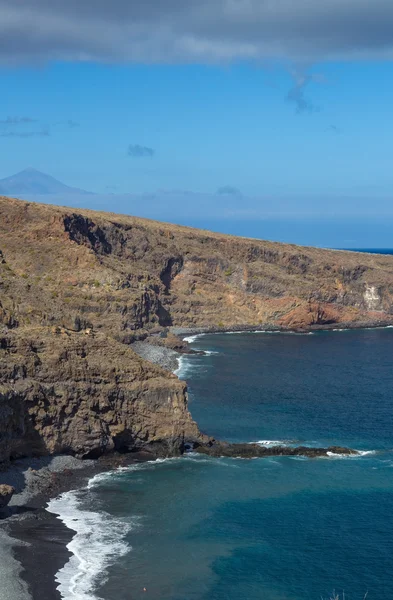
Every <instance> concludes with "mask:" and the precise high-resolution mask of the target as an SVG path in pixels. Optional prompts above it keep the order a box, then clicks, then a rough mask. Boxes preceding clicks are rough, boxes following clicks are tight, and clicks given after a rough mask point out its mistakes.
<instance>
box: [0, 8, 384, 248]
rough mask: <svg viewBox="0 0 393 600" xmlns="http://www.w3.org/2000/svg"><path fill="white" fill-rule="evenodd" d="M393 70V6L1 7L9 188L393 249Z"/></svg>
mask: <svg viewBox="0 0 393 600" xmlns="http://www.w3.org/2000/svg"><path fill="white" fill-rule="evenodd" d="M392 60H393V3H392V2H391V0H373V2H369V0H367V1H366V0H325V1H324V2H322V1H319V0H318V1H316V0H297V2H293V0H200V1H199V2H194V1H191V0H166V1H164V0H161V1H159V0H144V2H143V3H142V2H140V1H138V2H137V1H136V0H111V2H109V0H84V1H83V2H80V1H79V0H67V1H66V0H18V2H16V1H15V0H0V78H1V79H0V81H1V93H0V156H1V161H0V178H2V177H7V176H9V175H11V174H13V173H15V172H17V171H20V170H22V169H24V168H26V167H29V166H30V167H35V168H37V169H39V170H41V171H43V172H45V173H48V174H50V175H52V176H54V177H56V178H58V179H60V180H61V181H63V182H64V183H66V184H68V185H70V186H75V187H80V188H83V189H87V190H91V191H93V192H95V193H97V194H98V196H97V198H95V199H92V198H90V199H89V202H90V204H89V206H90V207H91V208H100V209H107V210H108V209H111V210H119V211H121V212H130V213H133V214H140V215H141V216H149V217H152V218H159V219H164V220H167V221H171V220H172V221H175V222H182V223H186V224H191V225H201V226H203V227H207V228H214V229H218V230H223V231H228V232H231V233H238V234H239V235H256V236H258V237H259V236H261V237H263V236H264V235H265V237H270V238H275V239H280V240H281V241H294V242H298V243H310V244H311V243H312V244H316V245H332V246H337V245H338V246H343V247H347V246H360V247H361V246H364V245H367V246H369V245H372V246H376V247H382V246H393V240H391V241H390V224H392V225H393V202H392V200H393V191H392V190H393V164H392V163H393V152H392V144H393V142H392V140H393V119H392V109H391V107H392V106H393V65H392ZM54 201H56V199H54ZM85 201H87V200H86V199H85ZM63 202H64V203H68V202H72V200H71V199H67V198H65V199H63ZM280 222H282V228H281V229H280V225H279V223H280ZM258 223H259V224H260V225H261V226H260V227H259V226H258ZM273 223H275V225H274V226H273ZM291 223H292V225H293V227H292V229H291V227H290V225H291ZM356 223H358V224H359V226H358V228H357V229H356ZM266 224H267V225H266ZM284 224H285V225H284ZM345 224H347V225H346V226H345ZM381 224H382V226H381ZM262 225H263V226H262ZM388 225H389V227H388ZM354 226H355V229H354ZM269 227H270V229H269ZM305 228H306V229H305ZM306 230H307V231H308V233H307V232H306ZM296 231H298V232H299V233H298V234H297V233H296ZM392 231H393V228H392ZM294 232H295V233H294ZM300 232H302V233H300ZM383 232H384V233H383ZM351 240H352V241H351Z"/></svg>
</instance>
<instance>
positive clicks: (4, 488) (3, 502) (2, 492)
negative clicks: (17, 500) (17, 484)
mask: <svg viewBox="0 0 393 600" xmlns="http://www.w3.org/2000/svg"><path fill="white" fill-rule="evenodd" d="M14 493H15V488H13V487H12V485H5V484H2V485H0V508H4V507H5V506H7V504H8V502H9V501H10V500H11V498H12V496H13V495H14Z"/></svg>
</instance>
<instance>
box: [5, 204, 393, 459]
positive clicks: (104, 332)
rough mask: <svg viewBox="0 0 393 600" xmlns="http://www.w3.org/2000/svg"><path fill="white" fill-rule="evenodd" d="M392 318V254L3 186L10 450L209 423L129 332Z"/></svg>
mask: <svg viewBox="0 0 393 600" xmlns="http://www.w3.org/2000/svg"><path fill="white" fill-rule="evenodd" d="M376 322H377V323H391V322H393V258H392V257H389V256H380V255H370V254H359V253H351V252H338V251H330V250H321V249H316V248H302V247H298V246H294V245H285V244H279V243H272V242H264V241H258V240H253V239H243V238H235V237H232V236H225V235H220V234H215V233H209V232H205V231H198V230H194V229H191V228H186V227H179V226H175V225H168V224H163V223H157V222H154V221H148V220H144V219H136V218H133V217H126V216H120V215H113V214H106V213H98V212H93V211H87V210H75V209H69V208H60V207H54V206H47V205H39V204H33V203H28V202H23V201H18V200H13V199H9V198H4V197H3V198H0V385H1V388H0V455H1V459H2V460H6V459H7V458H9V457H16V456H22V455H25V454H28V453H32V452H34V453H59V452H70V453H73V454H76V455H78V456H96V455H98V454H100V453H103V452H108V451H111V450H112V449H118V450H135V449H141V448H150V449H156V450H157V451H158V452H160V453H167V454H176V453H178V452H181V450H182V448H183V445H184V442H185V440H188V439H189V440H192V439H197V438H198V436H200V434H199V432H198V429H197V427H196V425H195V424H194V423H193V421H192V419H191V417H190V415H189V412H188V409H187V399H186V388H185V385H184V384H183V383H182V382H179V380H178V379H177V378H176V377H175V376H173V375H171V374H170V373H168V372H166V371H164V370H162V369H160V368H158V367H156V366H153V365H151V364H149V363H147V362H146V361H143V360H142V359H140V358H139V357H138V356H137V355H136V354H135V353H134V352H133V351H132V350H131V349H130V348H129V347H128V344H129V343H130V342H131V341H133V340H134V339H135V338H136V337H138V336H141V335H146V334H147V333H148V332H152V331H153V330H155V329H156V330H159V329H160V328H162V327H168V326H171V325H174V326H187V327H196V326H197V327H226V328H230V327H233V326H239V325H241V326H247V325H249V326H254V327H255V326H258V325H276V326H282V327H289V328H305V327H306V328H307V327H310V326H311V327H312V326H320V325H328V324H335V323H349V324H356V323H365V324H367V323H376Z"/></svg>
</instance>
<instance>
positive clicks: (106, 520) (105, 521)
mask: <svg viewBox="0 0 393 600" xmlns="http://www.w3.org/2000/svg"><path fill="white" fill-rule="evenodd" d="M79 495H80V492H78V491H71V492H66V493H64V494H61V496H59V497H58V498H54V499H53V500H51V501H50V502H49V504H48V506H47V510H48V511H49V512H51V513H54V514H56V515H58V518H59V519H60V520H61V521H62V522H63V523H64V524H65V525H66V527H68V529H71V530H72V531H75V536H74V537H73V539H72V540H71V542H70V543H69V544H68V546H67V549H68V550H69V551H70V552H71V553H72V556H71V558H70V560H69V561H68V562H67V563H66V565H65V566H64V567H63V568H62V569H60V571H58V573H57V574H56V581H57V582H58V584H59V585H58V588H57V589H58V590H59V592H60V594H61V597H62V598H63V600H100V597H99V596H98V595H96V593H95V590H96V589H97V588H98V586H99V585H100V584H102V583H104V582H105V579H106V570H107V568H108V567H109V566H110V565H112V564H114V563H115V562H116V561H117V560H118V558H119V557H120V556H124V555H125V554H127V553H128V552H129V551H130V550H131V547H130V546H129V545H128V544H127V542H126V541H125V536H126V534H127V533H128V532H129V531H130V529H131V528H132V525H131V524H130V522H129V520H127V521H125V520H121V519H118V518H114V517H112V516H111V515H109V514H108V513H106V512H95V511H90V510H85V509H83V508H82V501H81V500H80V497H79Z"/></svg>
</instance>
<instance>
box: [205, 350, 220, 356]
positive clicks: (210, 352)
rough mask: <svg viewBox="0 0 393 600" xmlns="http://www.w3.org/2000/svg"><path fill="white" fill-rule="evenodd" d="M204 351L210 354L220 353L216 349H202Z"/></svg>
mask: <svg viewBox="0 0 393 600" xmlns="http://www.w3.org/2000/svg"><path fill="white" fill-rule="evenodd" d="M204 353H205V354H207V355H208V356H210V355H211V354H220V353H219V352H217V351H216V350H204Z"/></svg>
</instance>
